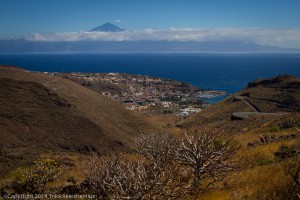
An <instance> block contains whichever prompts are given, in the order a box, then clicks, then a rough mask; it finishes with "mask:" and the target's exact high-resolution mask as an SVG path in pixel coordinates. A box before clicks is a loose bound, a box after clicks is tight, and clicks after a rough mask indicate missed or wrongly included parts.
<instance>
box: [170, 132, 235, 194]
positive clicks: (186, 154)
mask: <svg viewBox="0 0 300 200" xmlns="http://www.w3.org/2000/svg"><path fill="white" fill-rule="evenodd" d="M187 132H188V133H187ZM239 148H240V146H239V145H238V144H237V142H236V141H235V140H233V138H232V137H227V136H225V135H224V134H223V133H222V132H220V131H218V130H216V129H212V128H205V127H201V128H192V129H189V130H187V131H186V132H185V133H184V136H183V137H181V138H180V139H179V146H178V148H177V149H176V155H175V156H176V159H177V160H178V161H179V162H180V164H182V165H185V166H188V167H189V168H191V170H192V172H193V173H192V174H193V175H192V177H191V181H192V182H191V189H192V190H194V191H203V192H205V191H207V190H208V189H209V188H210V186H211V185H212V184H213V183H215V182H217V181H219V180H220V179H222V178H223V177H224V176H225V175H226V174H227V173H229V172H231V171H232V170H234V169H235V168H236V166H237V165H236V164H237V163H236V162H235V161H234V160H232V157H233V155H234V154H235V153H236V152H237V151H238V150H239ZM203 180H206V181H203Z"/></svg>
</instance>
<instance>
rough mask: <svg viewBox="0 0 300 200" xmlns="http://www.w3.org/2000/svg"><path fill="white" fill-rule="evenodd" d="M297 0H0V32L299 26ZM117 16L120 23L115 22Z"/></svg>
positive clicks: (12, 33)
mask: <svg viewBox="0 0 300 200" xmlns="http://www.w3.org/2000/svg"><path fill="white" fill-rule="evenodd" d="M299 19H300V1H299V0H251V1H250V0H57V1H56V0H0V27H1V29H0V35H2V36H3V35H24V34H30V33H33V32H39V33H51V32H70V31H79V30H90V29H92V28H93V27H95V26H98V25H101V24H103V23H105V22H107V21H109V22H112V23H115V24H117V25H118V26H120V27H123V28H126V29H129V30H141V29H146V28H153V29H168V28H171V27H175V28H281V29H283V28H289V29H290V28H292V29H295V28H300V20H299ZM116 20H120V22H116Z"/></svg>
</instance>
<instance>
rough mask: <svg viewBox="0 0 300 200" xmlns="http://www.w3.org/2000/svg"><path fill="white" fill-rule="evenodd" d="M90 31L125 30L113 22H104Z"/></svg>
mask: <svg viewBox="0 0 300 200" xmlns="http://www.w3.org/2000/svg"><path fill="white" fill-rule="evenodd" d="M90 31H91V32H121V31H125V29H122V28H120V27H118V26H116V25H114V24H111V23H109V22H106V23H105V24H103V25H101V26H98V27H96V28H93V29H92V30H90Z"/></svg>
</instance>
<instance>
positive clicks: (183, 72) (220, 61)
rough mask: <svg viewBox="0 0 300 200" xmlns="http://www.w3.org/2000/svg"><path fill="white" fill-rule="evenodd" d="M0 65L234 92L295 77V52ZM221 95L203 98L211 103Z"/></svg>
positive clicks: (77, 57)
mask: <svg viewBox="0 0 300 200" xmlns="http://www.w3.org/2000/svg"><path fill="white" fill-rule="evenodd" d="M0 63H1V64H7V65H15V66H18V67H22V68H25V69H27V70H31V71H40V72H92V73H111V72H114V73H116V72H119V73H127V74H135V75H149V76H152V77H160V78H167V79H172V80H176V81H182V82H186V83H189V84H192V85H194V86H196V87H198V88H201V89H207V90H221V91H225V92H227V93H228V94H232V93H234V92H237V91H239V90H241V89H243V88H244V87H246V86H247V83H248V82H250V81H253V80H255V79H258V78H269V77H273V76H277V75H279V74H290V75H295V76H298V77H299V76H300V54H203V53H59V54H54V53H53V54H2V55H0ZM223 98H224V96H218V97H216V98H212V99H208V101H209V102H211V103H213V102H217V101H219V100H221V99H223Z"/></svg>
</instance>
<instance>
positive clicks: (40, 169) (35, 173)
mask: <svg viewBox="0 0 300 200" xmlns="http://www.w3.org/2000/svg"><path fill="white" fill-rule="evenodd" d="M17 171H18V173H19V177H18V178H19V179H20V180H21V181H22V182H24V183H25V186H26V189H25V190H26V192H29V193H40V192H43V191H44V188H45V186H46V184H47V183H48V182H51V181H54V180H56V179H58V178H59V177H61V175H62V169H61V168H60V165H59V163H57V162H56V161H55V160H52V159H42V160H37V161H35V162H34V164H33V165H32V166H30V167H20V168H18V169H17Z"/></svg>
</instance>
